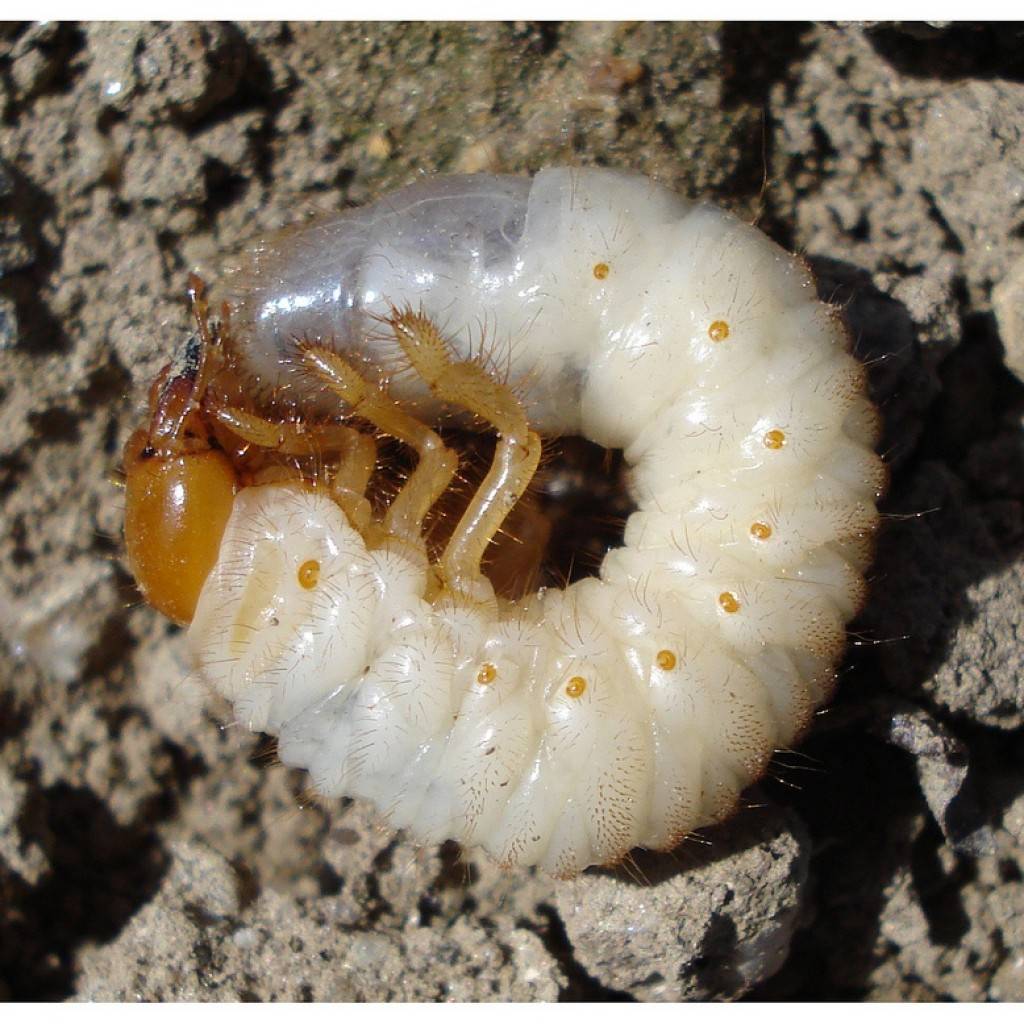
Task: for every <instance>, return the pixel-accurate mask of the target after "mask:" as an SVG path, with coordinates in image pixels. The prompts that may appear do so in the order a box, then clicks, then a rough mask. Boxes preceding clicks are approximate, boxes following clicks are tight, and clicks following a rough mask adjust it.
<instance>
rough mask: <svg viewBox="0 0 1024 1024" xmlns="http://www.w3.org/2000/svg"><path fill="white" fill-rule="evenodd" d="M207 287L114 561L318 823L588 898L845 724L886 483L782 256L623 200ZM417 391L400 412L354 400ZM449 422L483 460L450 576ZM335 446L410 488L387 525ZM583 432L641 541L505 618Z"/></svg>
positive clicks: (392, 402) (314, 242) (558, 206)
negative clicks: (316, 808) (304, 774)
mask: <svg viewBox="0 0 1024 1024" xmlns="http://www.w3.org/2000/svg"><path fill="white" fill-rule="evenodd" d="M326 285H329V287H328V286H326ZM223 290H224V295H225V299H224V301H223V302H222V303H221V305H220V308H221V309H222V310H223V311H224V312H223V315H222V318H221V320H220V322H219V325H217V324H215V325H213V326H212V327H211V324H210V323H208V322H207V316H206V313H207V302H206V298H205V294H204V292H203V290H202V288H201V286H200V285H197V284H196V283H195V282H193V288H192V298H193V309H194V313H195V316H196V323H197V326H198V335H197V336H193V338H192V339H190V342H189V344H188V345H187V346H186V348H185V356H184V358H182V359H179V360H178V361H177V362H176V363H174V364H172V366H171V367H169V368H168V369H167V370H165V371H164V373H163V374H162V375H161V377H160V378H159V379H158V381H157V386H156V387H155V388H154V389H153V396H152V399H151V409H150V421H149V424H148V429H146V430H141V431H137V432H136V435H133V438H132V441H131V442H130V443H129V446H128V448H127V449H126V456H125V458H126V466H127V469H128V480H129V501H128V506H129V512H130V513H131V514H130V515H129V516H128V517H126V524H127V525H126V534H127V535H128V540H129V553H130V557H131V562H132V568H133V571H134V572H135V573H136V576H137V578H138V579H139V580H140V585H141V586H142V587H143V589H144V591H145V593H146V595H147V597H148V598H149V599H150V600H151V602H152V603H154V604H155V605H157V607H159V608H161V609H162V610H164V611H166V612H167V613H168V614H169V615H171V616H172V617H173V618H175V619H176V620H177V621H179V622H187V621H189V620H191V626H190V629H189V644H190V646H191V649H192V651H193V652H194V655H195V657H196V660H197V662H198V666H199V670H200V672H201V673H202V675H203V676H204V677H205V678H206V680H207V681H208V682H209V683H210V685H211V686H212V687H214V688H215V689H216V690H217V691H218V692H219V693H221V694H223V695H224V696H226V697H228V698H229V699H230V700H232V701H233V702H234V705H235V711H236V714H237V715H238V717H239V719H240V720H242V721H244V722H245V723H246V724H247V725H249V727H250V728H252V729H260V730H266V731H269V732H271V733H274V734H276V735H277V736H278V740H279V752H280V757H281V760H282V762H284V763H285V764H288V765H293V766H296V767H301V768H304V769H306V770H308V771H309V772H310V773H311V775H312V777H313V780H314V783H315V784H316V786H317V788H318V789H319V790H320V791H321V792H322V793H324V794H325V795H327V796H341V795H345V796H353V797H359V798H365V799H369V800H372V801H374V802H375V804H376V805H377V807H378V808H379V809H380V810H381V812H382V813H383V814H384V815H386V816H387V817H388V819H389V821H390V823H391V824H392V825H393V826H395V827H398V828H408V829H409V830H410V831H411V832H412V834H413V836H414V837H416V838H417V839H419V840H420V841H437V840H440V839H444V838H454V839H457V840H458V841H460V842H462V843H465V844H471V845H479V846H482V847H483V848H484V849H485V850H486V851H487V852H488V853H489V854H490V855H492V856H493V857H494V858H495V859H496V860H498V861H499V862H500V863H502V864H505V865H508V866H510V867H511V866H528V865H538V866H540V867H541V868H542V869H543V870H545V871H548V872H550V873H552V874H556V875H559V876H564V875H571V874H573V873H575V872H578V871H581V870H583V869H584V868H585V867H587V866H588V865H590V864H594V863H611V862H615V861H617V860H619V859H621V858H622V857H624V856H626V855H627V854H628V852H629V849H630V848H631V847H633V846H646V847H652V848H664V847H666V846H670V845H671V844H673V843H674V842H675V841H676V840H678V839H679V838H680V837H681V836H682V835H684V834H686V833H687V832H689V831H691V830H693V829H695V828H699V827H701V826H702V825H707V824H709V823H711V822H713V821H716V820H718V819H720V818H721V817H722V816H723V815H725V814H727V813H730V810H731V809H732V808H733V807H735V806H736V804H737V802H738V800H739V796H740V794H741V792H742V790H743V788H744V787H745V786H747V785H749V784H750V783H751V782H752V781H753V780H754V779H756V778H757V777H758V776H759V775H760V774H761V773H762V772H763V771H764V768H765V765H766V763H767V761H768V759H769V757H770V756H771V752H772V750H773V749H775V748H780V747H787V746H789V745H790V744H792V743H793V742H794V740H795V738H796V737H797V736H798V735H799V733H800V732H801V731H802V730H803V729H804V728H806V726H807V724H808V722H809V721H810V719H811V716H812V715H813V713H814V711H815V709H816V708H818V707H819V706H820V705H821V703H822V702H823V701H824V700H826V699H827V697H828V695H829V693H830V692H831V690H832V688H833V686H834V684H835V679H836V666H837V664H838V661H839V659H840V657H841V655H842V649H843V645H844V639H845V630H846V626H847V623H848V622H849V621H850V619H851V618H852V617H853V616H854V615H855V614H856V613H857V612H858V610H859V609H860V607H861V606H862V604H863V601H864V598H865V583H864V579H863V574H864V571H865V569H866V568H867V565H868V560H869V558H870V552H871V548H872V540H873V535H874V531H875V528H876V525H877V522H878V513H877V508H876V502H877V499H878V498H879V496H880V492H881V489H882V488H883V487H884V482H885V479H886V474H885V468H884V465H883V464H882V462H881V460H880V458H879V457H878V455H877V454H875V452H874V450H873V447H874V444H875V442H876V440H877V437H878V418H877V414H876V412H875V410H874V407H873V406H872V404H871V402H870V399H869V398H868V396H867V394H866V393H865V381H864V374H863V371H862V370H861V368H860V367H859V366H858V365H857V364H856V363H855V362H854V361H853V360H852V357H851V356H850V355H849V345H848V340H847V338H846V336H845V334H844V331H843V329H842V326H841V324H840V323H839V322H838V320H837V317H836V314H835V311H834V310H832V309H831V307H828V306H826V305H824V304H822V303H820V302H819V301H818V299H817V295H816V290H815V285H814V281H813V279H812V278H811V276H810V274H809V272H808V270H807V268H806V266H805V265H804V264H803V263H802V262H801V261H800V260H799V259H797V258H795V257H793V256H791V255H789V254H787V253H785V252H783V251H782V250H781V249H780V248H779V247H778V246H776V245H775V244H774V243H772V242H771V241H769V240H768V239H767V238H766V237H765V236H764V235H763V234H761V233H760V232H758V231H757V230H755V229H753V228H751V227H750V226H749V225H745V224H742V223H740V222H739V221H738V220H736V219H735V218H733V217H731V216H730V215H728V214H726V213H724V212H723V211H721V210H718V209H716V208H714V207H713V206H711V205H709V204H698V205H694V204H690V203H688V202H686V201H684V200H682V199H680V198H679V197H677V196H674V195H673V194H672V193H670V192H669V191H668V190H666V189H663V188H661V187H659V186H657V185H655V184H653V183H652V182H649V181H647V180H646V179H643V178H640V177H638V176H636V175H628V174H623V173H619V172H615V171H610V170H599V169H573V170H566V169H557V168H554V169H550V170H547V171H542V172H541V173H540V174H538V175H537V176H536V177H535V178H534V179H532V180H525V179H516V178H513V177H511V176H493V177H492V176H488V175H481V176H470V177H460V178H457V179H439V180H434V181H431V180H424V181H422V182H420V183H418V184H417V185H414V186H412V187H411V188H410V189H408V190H405V191H403V192H400V193H398V194H396V195H394V196H390V197H388V198H387V199H386V200H384V201H382V202H381V203H379V204H374V205H373V206H370V207H368V208H367V209H365V210H363V211H360V212H359V214H358V215H352V214H343V215H340V216H338V217H337V218H335V219H332V220H327V221H323V222H319V223H317V224H315V225H314V226H312V227H310V228H308V229H307V227H306V226H302V227H299V228H297V229H295V230H294V231H292V232H290V233H289V234H287V235H286V236H283V237H282V238H280V239H274V240H268V241H267V242H266V243H265V244H262V245H261V246H260V247H259V249H258V253H257V254H256V256H255V257H254V258H253V260H251V261H250V262H249V263H248V264H246V263H245V261H243V264H242V265H241V269H240V270H239V271H237V273H236V274H235V276H234V277H229V279H228V280H227V281H226V282H225V284H224V287H223ZM213 305H214V306H215V307H216V305H217V304H216V303H214V304H213ZM381 323H385V324H387V325H388V332H387V333H386V334H383V335H382V333H381V332H380V330H379V326H380V324H381ZM483 324H486V325H487V329H486V335H487V337H488V339H489V341H491V342H493V344H494V346H495V351H501V352H503V353H507V359H505V358H504V357H503V359H502V366H503V372H502V374H501V375H500V379H499V378H498V376H497V375H496V374H494V373H492V372H490V370H489V369H488V368H487V367H486V365H485V364H484V362H483V361H482V360H480V359H478V358H474V357H473V351H474V347H475V346H476V347H478V345H477V342H478V339H479V338H480V335H481V325H483ZM440 325H444V326H443V328H442V327H441V326H440ZM295 338H322V339H330V343H329V344H328V343H327V342H324V343H323V344H320V343H316V344H311V343H309V342H303V343H300V344H299V353H300V358H299V359H295V358H294V354H295V343H294V339H295ZM398 362H401V363H404V364H405V365H406V366H408V368H410V369H411V370H412V371H413V372H411V373H398V374H395V375H394V376H392V377H391V378H390V379H389V380H388V383H387V385H386V387H385V386H381V385H379V384H377V383H376V382H375V381H373V382H371V379H370V378H372V377H373V376H375V374H374V373H370V374H368V376H367V377H364V376H363V375H362V374H361V373H360V372H359V371H358V370H357V369H356V368H355V367H356V366H362V365H365V364H367V363H368V364H370V365H371V366H372V368H373V370H374V371H379V373H380V374H381V376H386V374H387V371H388V368H389V367H391V368H393V367H394V366H395V365H396V364H397V363H398ZM280 395H285V396H287V398H288V401H289V403H290V409H296V410H297V415H298V417H299V418H300V419H304V420H305V422H304V423H294V422H287V423H280V424H279V423H277V422H276V421H275V419H274V417H273V415H272V414H268V413H267V412H266V408H267V407H269V408H274V407H275V396H280ZM229 396H230V397H229ZM517 396H518V397H517ZM262 402H266V406H264V405H261V403H262ZM407 403H408V404H407ZM249 409H256V410H259V412H249V411H247V410H249ZM450 409H457V410H461V411H464V412H468V413H470V414H471V416H472V417H473V418H474V419H475V420H476V422H477V425H478V426H479V427H480V428H481V429H486V430H490V431H493V432H495V433H496V434H497V436H498V437H497V444H496V447H495V452H494V456H493V461H492V463H491V465H490V466H489V469H488V472H487V475H486V478H485V479H484V481H483V483H482V484H481V485H480V487H479V489H478V490H476V491H475V493H474V494H473V495H472V497H471V500H470V502H469V505H468V507H467V508H466V509H465V511H464V512H463V513H462V514H461V515H459V516H458V521H457V523H456V524H455V526H454V528H453V529H452V532H451V534H450V539H449V540H448V542H447V546H446V547H445V548H444V550H443V551H442V553H441V555H440V556H438V557H436V558H435V560H434V564H431V554H430V551H429V550H428V547H427V544H426V541H425V538H424V524H425V522H429V519H427V520H425V517H426V516H427V514H428V512H430V511H433V512H435V513H437V512H439V509H438V508H437V507H436V506H437V503H438V502H439V499H440V498H442V497H443V496H444V495H446V494H448V496H449V497H450V496H451V495H450V493H449V492H450V485H451V483H452V480H453V475H454V472H455V469H456V457H455V454H454V452H452V451H450V450H449V449H448V448H446V447H445V445H444V444H443V443H442V441H441V440H440V438H439V436H438V434H437V433H436V432H435V430H434V429H433V428H434V427H435V426H436V425H437V424H438V423H439V422H440V421H441V417H442V416H443V415H444V414H445V410H450ZM293 415H295V413H293V412H290V413H289V417H291V416H293ZM346 418H352V419H354V420H357V421H359V423H360V429H361V430H362V429H365V427H366V425H367V424H368V425H369V426H371V427H372V428H373V429H374V430H375V431H377V432H378V433H380V434H387V435H390V436H392V437H395V438H397V439H398V440H399V441H400V442H402V443H403V444H405V445H408V446H409V447H410V448H411V449H412V450H413V451H414V452H415V454H416V457H417V462H416V465H415V468H414V470H413V472H412V473H411V474H410V476H409V477H408V479H407V480H406V482H405V484H404V485H403V486H402V487H401V488H400V489H399V491H398V493H397V494H396V496H395V497H394V499H393V501H392V502H391V503H390V505H389V506H388V507H387V508H386V510H384V511H383V512H381V513H380V514H379V515H380V518H379V519H374V518H373V517H372V515H371V513H370V505H369V502H368V500H367V497H366V494H365V492H366V490H367V487H371V488H372V487H373V485H374V482H375V481H376V482H377V483H378V485H379V482H380V477H379V476H374V465H375V458H376V446H375V444H374V440H373V437H372V436H367V434H365V433H360V432H357V431H356V430H354V429H352V428H351V425H350V424H349V423H347V422H341V421H343V420H346ZM564 434H578V435H580V436H582V437H583V438H584V439H586V440H587V441H590V442H592V443H594V444H598V445H601V446H603V447H605V448H607V449H618V450H621V451H622V453H623V461H624V463H625V465H626V467H627V468H628V469H629V470H630V494H631V498H632V499H633V500H634V501H635V503H636V511H635V512H634V513H633V514H632V515H631V516H630V518H629V520H628V522H627V524H626V528H625V533H624V537H623V543H622V545H621V547H618V548H616V549H614V550H611V551H609V552H608V553H607V554H606V555H605V557H604V559H603V561H602V563H601V566H600V569H599V572H598V574H597V576H596V577H590V578H587V579H582V580H578V581H577V582H574V583H572V584H571V585H569V586H567V587H565V588H564V589H561V588H558V587H549V588H541V589H539V590H538V591H537V592H535V593H531V594H528V595H525V596H523V597H520V598H517V599H515V600H505V599H503V598H500V597H495V596H494V590H493V588H492V585H491V583H490V581H488V580H487V579H485V577H484V576H483V575H482V573H481V557H482V556H483V555H484V554H485V551H486V548H487V546H488V544H489V543H490V542H491V540H492V538H493V537H494V535H495V532H496V531H497V530H498V529H499V527H500V526H501V524H502V522H503V521H504V519H505V517H506V515H507V514H508V513H509V511H510V510H512V509H513V508H514V507H515V506H516V504H517V503H518V502H521V499H522V495H523V493H524V490H525V488H526V487H527V485H528V483H529V481H530V478H531V477H532V475H533V473H534V471H535V469H536V467H537V462H538V459H539V456H540V450H541V442H540V436H541V435H543V436H556V435H564ZM264 484H266V485H265V486H264ZM181 494H185V495H186V496H187V501H186V502H185V506H184V511H183V507H182V505H181V502H180V500H179V496H180V495H181ZM376 497H377V498H378V499H379V498H380V495H377V496H376ZM175 501H178V504H174V502H175ZM380 505H381V502H380V501H379V500H378V501H377V502H376V504H375V507H377V508H379V507H380ZM168 509H170V510H171V512H170V513H169V512H168ZM185 512H187V513H188V515H187V516H186V515H185ZM176 516H177V517H178V518H175V517H176ZM168 524H170V525H169V526H168ZM211 529H212V530H214V531H215V532H216V538H215V540H214V542H211V541H210V538H209V536H206V534H204V530H205V531H206V533H209V531H210V530H211ZM393 541H394V542H393ZM200 542H202V543H200ZM218 543H219V551H218V550H217V544H218ZM165 550H166V551H167V552H169V553H170V554H171V555H172V556H173V557H172V558H170V559H169V558H166V557H165ZM150 556H152V557H150ZM174 559H179V560H180V561H174ZM179 564H181V565H184V566H186V567H187V570H188V571H187V572H179V571H178V569H177V566H178V565H179ZM166 565H172V566H173V567H174V568H173V569H172V571H170V572H168V571H166Z"/></svg>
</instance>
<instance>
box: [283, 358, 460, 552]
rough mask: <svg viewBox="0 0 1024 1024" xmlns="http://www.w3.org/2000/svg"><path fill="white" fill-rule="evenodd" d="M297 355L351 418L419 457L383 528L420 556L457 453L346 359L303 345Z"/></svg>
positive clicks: (453, 468) (454, 466) (389, 510)
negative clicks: (427, 523) (426, 520)
mask: <svg viewBox="0 0 1024 1024" xmlns="http://www.w3.org/2000/svg"><path fill="white" fill-rule="evenodd" d="M299 351H300V354H301V359H302V362H303V363H304V364H305V365H306V366H307V367H308V368H309V369H310V370H311V371H312V372H313V373H314V374H316V376H317V377H319V378H320V379H321V380H322V381H323V382H324V384H326V385H327V386H328V387H329V388H330V389H331V390H332V391H333V392H334V393H335V394H336V395H338V397H339V398H341V399H342V400H343V401H344V402H345V404H346V406H347V412H348V414H349V415H351V416H358V417H360V419H364V420H366V421H368V422H369V423H372V424H373V425H374V426H375V427H376V428H377V429H378V430H380V431H381V432H382V433H384V434H388V435H390V436H391V437H394V438H397V439H398V440H399V441H401V442H402V443H403V444H407V445H409V447H410V448H412V449H413V450H414V451H415V452H416V455H417V460H418V461H417V463H416V468H415V469H414V470H413V472H412V474H411V475H410V477H409V479H408V480H407V481H406V482H405V484H404V485H403V487H402V489H401V490H400V491H399V492H398V494H397V495H396V497H395V499H394V500H393V501H392V502H391V505H390V506H389V507H388V510H387V513H386V514H385V516H384V523H383V527H384V531H385V533H387V534H388V535H390V536H392V537H397V538H399V539H400V540H402V541H405V542H406V543H408V544H410V545H412V546H413V547H414V548H416V550H422V548H423V537H422V532H423V519H424V517H425V516H426V514H427V512H429V511H430V508H431V506H432V505H433V504H434V503H435V502H436V501H437V499H438V498H439V497H440V496H441V495H442V494H443V493H444V492H445V490H446V489H447V488H448V485H449V484H450V483H451V480H452V477H453V476H454V475H455V470H456V469H457V468H458V459H457V457H456V455H455V453H454V452H452V451H451V450H450V449H448V448H446V447H445V445H444V442H443V441H442V440H441V438H440V437H438V435H437V434H436V433H435V432H434V431H433V430H431V429H430V428H429V427H428V426H426V425H425V424H423V423H420V421H419V420H417V419H416V418H415V417H413V416H410V415H409V414H408V413H406V412H403V410H402V409H400V408H399V407H398V405H397V404H396V403H395V402H393V401H392V400H391V399H390V398H388V396H387V394H386V393H385V392H384V391H382V390H381V389H380V388H379V387H377V386H375V385H373V384H370V383H369V382H368V381H367V380H366V379H365V378H364V377H363V376H362V375H361V374H360V373H359V372H358V371H357V370H356V369H355V368H354V367H353V366H352V365H351V364H350V363H349V362H348V361H347V360H346V359H345V358H344V357H342V356H340V355H338V354H337V353H336V352H333V351H331V350H330V349H327V348H324V347H322V346H320V345H314V344H308V343H303V344H302V345H300V348H299Z"/></svg>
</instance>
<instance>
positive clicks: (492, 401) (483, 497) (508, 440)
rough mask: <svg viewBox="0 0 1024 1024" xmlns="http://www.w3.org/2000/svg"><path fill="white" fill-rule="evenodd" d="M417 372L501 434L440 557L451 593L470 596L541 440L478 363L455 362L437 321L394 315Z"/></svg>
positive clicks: (514, 401) (443, 396)
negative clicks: (481, 479)
mask: <svg viewBox="0 0 1024 1024" xmlns="http://www.w3.org/2000/svg"><path fill="white" fill-rule="evenodd" d="M388 322H389V323H390V325H391V329H392V330H393V332H394V335H395V339H396V340H397V341H398V344H399V345H400V346H401V347H402V351H403V352H404V353H405V355H406V357H407V358H408V359H409V362H410V363H411V364H412V367H413V369H414V370H415V371H416V372H417V373H418V374H419V375H420V377H422V378H423V380H424V382H425V383H426V384H427V386H428V387H429V388H430V390H431V391H432V392H433V393H434V394H435V395H436V396H437V397H438V398H439V399H441V400H442V401H444V402H450V403H451V404H453V405H458V406H461V407H462V408H464V409H466V410H468V411H469V412H471V413H473V414H474V415H475V416H478V417H479V418H480V419H481V420H484V421H485V422H487V423H490V424H491V425H492V426H493V427H494V428H495V429H496V430H497V432H498V445H497V448H496V449H495V452H494V461H493V462H492V464H491V468H490V471H489V472H488V474H487V476H486V477H485V478H484V481H483V483H482V484H481V485H480V488H479V490H478V491H477V492H476V494H475V495H474V496H473V500H472V501H471V502H470V503H469V507H468V508H467V509H466V511H465V512H464V513H463V515H462V518H461V519H460V520H459V523H458V525H457V526H456V527H455V532H454V533H453V534H452V536H451V539H450V540H449V541H448V545H447V547H446V548H445V550H444V554H443V555H442V556H441V560H440V569H441V575H442V576H443V577H444V579H445V580H446V581H447V582H448V584H449V586H451V587H452V589H453V590H457V591H461V592H464V593H472V592H473V590H474V589H475V588H476V587H477V586H478V585H479V583H480V581H481V578H482V574H481V571H480V560H481V559H482V558H483V555H484V552H485V551H486V550H487V545H488V544H490V542H491V540H492V538H493V537H494V535H495V533H497V532H498V529H499V528H500V527H501V524H502V522H503V521H504V519H505V517H506V516H507V515H508V514H509V512H510V511H511V510H512V508H513V506H514V505H515V504H516V502H517V501H518V500H519V498H520V497H521V495H522V494H523V492H524V491H525V490H526V488H527V486H528V485H529V483H530V480H532V479H533V474H534V473H535V472H536V470H537V464H538V463H539V461H540V452H541V442H540V438H539V437H538V436H537V435H536V434H535V433H534V432H533V431H531V430H530V425H529V423H528V422H527V419H526V413H525V411H524V410H523V407H522V405H521V404H520V402H519V400H518V399H517V398H516V397H515V395H514V394H513V393H512V391H511V390H510V389H509V388H508V387H506V386H505V385H504V384H502V383H500V382H499V381H497V380H495V379H494V377H493V376H492V375H491V374H489V373H488V372H487V371H486V370H485V369H484V368H483V367H482V366H479V365H478V364H477V363H475V362H468V361H464V362H456V361H454V360H453V358H452V354H451V352H450V351H449V348H448V345H447V344H446V342H445V340H444V337H443V336H442V334H441V332H440V331H439V330H438V328H437V326H436V325H435V324H434V323H433V321H432V320H431V319H430V318H429V317H427V316H425V315H424V314H422V313H416V312H413V310H411V309H406V310H397V309H396V310H393V311H392V315H391V319H390V320H389V321H388Z"/></svg>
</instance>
